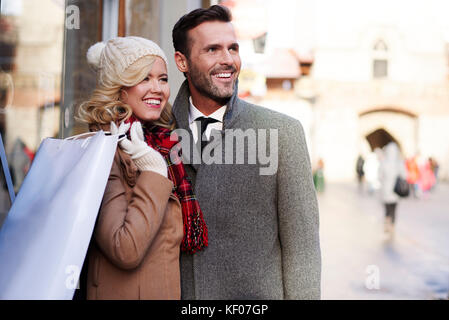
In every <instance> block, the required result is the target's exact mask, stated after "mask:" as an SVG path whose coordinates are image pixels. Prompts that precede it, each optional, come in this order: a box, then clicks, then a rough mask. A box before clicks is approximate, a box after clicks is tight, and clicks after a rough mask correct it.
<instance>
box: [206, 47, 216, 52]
mask: <svg viewBox="0 0 449 320" xmlns="http://www.w3.org/2000/svg"><path fill="white" fill-rule="evenodd" d="M215 50H216V49H215V48H209V50H207V51H208V52H214V51H215Z"/></svg>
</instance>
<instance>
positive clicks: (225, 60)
mask: <svg viewBox="0 0 449 320" xmlns="http://www.w3.org/2000/svg"><path fill="white" fill-rule="evenodd" d="M220 62H221V64H227V65H230V64H233V63H234V59H233V58H232V55H231V53H230V52H229V50H223V54H222V55H221V61H220Z"/></svg>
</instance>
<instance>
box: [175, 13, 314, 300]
mask: <svg viewBox="0 0 449 320" xmlns="http://www.w3.org/2000/svg"><path fill="white" fill-rule="evenodd" d="M230 21H231V16H230V13H229V11H228V10H227V9H226V8H224V7H221V6H212V7H210V8H209V9H197V10H194V11H192V12H190V13H189V14H187V15H185V16H183V17H182V18H181V19H180V20H179V21H178V22H177V23H176V25H175V26H174V29H173V43H174V47H175V61H176V64H177V67H178V69H179V71H181V72H183V73H184V75H185V76H186V81H185V82H184V83H183V85H182V86H181V88H180V91H179V93H178V95H177V97H176V100H175V102H174V105H173V113H174V116H175V118H176V121H177V125H178V128H180V129H184V130H187V131H188V133H189V136H190V138H192V139H193V141H195V142H198V141H199V142H201V141H203V140H205V139H207V138H208V137H209V136H212V135H213V137H214V138H213V139H211V140H212V142H213V143H215V145H217V144H218V145H221V146H222V145H225V148H221V149H220V148H217V149H213V150H212V151H211V150H210V145H212V144H213V143H212V142H211V143H210V144H209V145H206V146H202V147H201V149H203V148H204V150H203V152H204V151H206V150H208V148H209V151H211V152H210V154H211V155H213V154H214V153H215V155H216V154H217V153H218V154H220V150H222V152H223V157H224V158H226V157H227V156H228V155H229V154H225V153H229V151H231V152H234V154H233V155H231V156H232V157H234V156H235V157H237V158H238V157H239V156H243V158H244V159H245V160H246V161H245V163H241V162H238V161H234V162H233V164H229V163H228V162H227V163H226V164H220V163H219V162H213V163H205V161H202V162H201V163H198V162H195V161H194V160H195V159H193V158H192V157H193V156H192V154H189V155H187V158H188V160H190V164H189V165H186V170H187V171H188V174H189V176H190V177H191V178H192V182H193V185H194V188H195V193H196V196H197V197H198V200H199V203H200V206H201V208H202V211H203V214H204V219H205V221H206V224H207V227H208V232H209V245H208V247H207V248H205V249H204V250H202V251H200V252H198V253H196V254H194V255H187V254H183V255H182V256H181V291H182V298H183V299H319V298H320V274H321V257H320V246H319V231H318V206H317V200H316V194H315V190H314V187H313V180H312V174H311V167H310V160H309V156H308V151H307V146H306V143H305V138H304V133H303V129H302V127H301V124H300V123H299V122H298V121H297V120H294V119H292V118H290V117H287V116H285V115H282V114H280V113H277V112H274V111H270V110H268V109H265V108H262V107H258V106H254V105H251V104H249V103H247V102H244V101H242V100H240V99H239V98H238V97H237V78H238V75H239V71H240V66H241V61H240V56H239V45H238V43H237V40H236V36H235V32H234V29H233V26H232V24H231V23H230ZM204 118H210V119H209V120H211V119H212V120H211V123H209V124H208V123H204V122H205V120H204ZM270 129H271V130H270ZM184 132H185V131H184ZM203 132H204V134H203ZM217 132H218V133H219V134H218V135H217ZM236 132H240V133H241V132H247V133H248V136H247V137H251V134H250V133H251V132H257V134H258V139H257V150H258V152H261V151H266V150H265V149H266V147H267V146H269V147H270V149H271V150H270V152H271V153H272V154H276V151H278V154H276V159H275V160H276V162H277V167H276V168H277V170H274V171H273V172H268V173H267V172H265V173H264V172H263V171H262V169H264V168H262V164H266V163H262V162H263V161H262V160H261V158H260V157H259V159H258V160H257V161H248V159H250V158H251V157H252V156H254V152H249V151H248V150H246V149H251V147H253V145H252V144H251V143H249V142H248V143H247V148H246V149H245V148H237V147H236V146H235V145H234V146H233V149H231V150H229V147H228V146H229V144H228V142H229V141H230V140H229V139H228V138H229V137H230V136H231V138H232V135H233V134H236ZM264 132H265V133H266V134H265V135H264V134H262V133H264ZM272 132H275V133H277V134H278V135H276V134H273V135H271V133H272ZM212 133H214V134H212ZM259 133H260V135H259ZM269 133H270V134H269ZM273 136H274V138H273ZM264 137H267V138H268V140H269V141H263V140H267V139H263V138H264ZM203 142H204V141H203ZM273 142H275V144H273ZM198 145H199V144H198ZM184 146H185V144H183V152H184V151H185V149H184ZM260 146H262V148H260ZM272 146H274V148H272ZM191 147H192V148H193V146H191ZM276 147H277V148H278V149H276ZM186 149H190V148H186ZM273 149H274V150H273ZM253 150H255V149H253ZM242 153H244V154H242ZM259 155H260V154H259ZM184 156H185V155H184ZM232 157H231V159H233V158H232ZM204 159H205V157H204V155H203V160H204ZM227 159H228V160H229V158H227ZM265 169H266V168H265Z"/></svg>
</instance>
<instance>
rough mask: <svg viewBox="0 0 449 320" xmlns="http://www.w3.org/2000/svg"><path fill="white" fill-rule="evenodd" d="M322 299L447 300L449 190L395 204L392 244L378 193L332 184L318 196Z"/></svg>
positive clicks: (444, 186)
mask: <svg viewBox="0 0 449 320" xmlns="http://www.w3.org/2000/svg"><path fill="white" fill-rule="evenodd" d="M318 201H319V206H320V223H321V225H320V234H321V250H322V259H323V268H322V298H323V299H370V300H371V299H447V296H448V292H449V185H448V184H440V185H439V186H438V187H437V189H436V190H435V192H433V193H431V194H429V195H428V197H427V198H426V199H412V198H407V199H406V200H402V201H400V203H399V204H398V208H397V216H396V219H397V221H396V231H395V236H394V238H393V240H391V241H390V240H388V239H387V238H386V237H385V235H384V234H383V222H384V220H383V219H384V209H383V206H382V204H381V203H380V201H379V200H378V197H377V194H374V195H372V196H370V195H368V194H363V193H359V192H358V190H357V185H356V183H354V184H349V183H348V184H331V185H327V186H326V190H325V192H324V193H323V194H319V196H318Z"/></svg>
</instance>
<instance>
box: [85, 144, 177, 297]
mask: <svg viewBox="0 0 449 320" xmlns="http://www.w3.org/2000/svg"><path fill="white" fill-rule="evenodd" d="M172 188H173V183H172V182H171V181H170V180H169V179H167V178H165V177H163V176H161V175H159V174H157V173H155V172H152V171H143V172H139V171H138V170H137V167H136V166H135V164H134V163H133V161H132V159H131V158H130V156H129V155H128V154H126V153H125V152H123V151H122V150H121V149H120V148H117V152H116V154H115V157H114V162H113V165H112V169H111V174H110V176H109V180H108V183H107V186H106V190H105V193H104V197H103V202H102V205H101V209H100V212H99V215H98V220H97V223H96V225H95V230H94V235H93V240H92V242H91V247H90V248H89V253H88V255H89V267H88V276H87V299H180V271H179V253H180V244H181V240H182V238H183V224H182V213H181V205H180V202H179V200H178V198H177V197H176V196H175V195H174V194H173V193H172Z"/></svg>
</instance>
